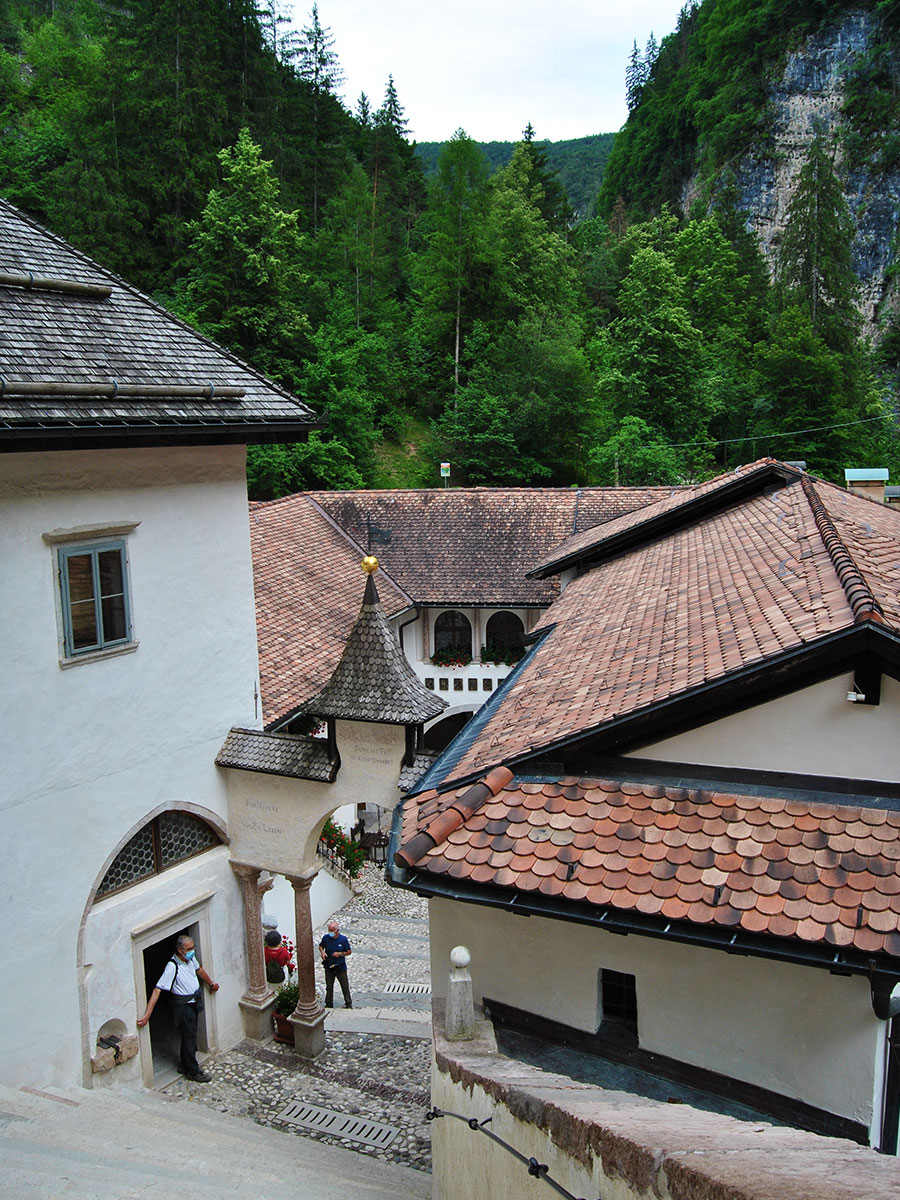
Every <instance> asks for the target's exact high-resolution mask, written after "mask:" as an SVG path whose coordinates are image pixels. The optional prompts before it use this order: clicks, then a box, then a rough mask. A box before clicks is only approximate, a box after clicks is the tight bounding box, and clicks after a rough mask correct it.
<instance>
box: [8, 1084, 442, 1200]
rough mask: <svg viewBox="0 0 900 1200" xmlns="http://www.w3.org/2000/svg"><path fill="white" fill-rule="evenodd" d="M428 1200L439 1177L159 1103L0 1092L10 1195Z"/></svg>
mask: <svg viewBox="0 0 900 1200" xmlns="http://www.w3.org/2000/svg"><path fill="white" fill-rule="evenodd" d="M286 1190H287V1191H293V1192H296V1193H297V1194H298V1195H305V1196H309V1197H311V1198H312V1197H315V1198H316V1200H346V1198H347V1197H348V1196H353V1197H358V1198H359V1200H425V1198H426V1197H430V1195H431V1179H430V1176H428V1175H425V1174H423V1173H422V1172H418V1171H412V1170H410V1169H408V1168H405V1167H398V1166H394V1165H391V1164H387V1163H382V1162H379V1161H378V1160H377V1159H373V1158H371V1157H363V1156H361V1155H357V1154H353V1153H352V1152H351V1151H348V1150H343V1149H341V1148H339V1147H334V1146H328V1145H325V1144H324V1143H321V1142H315V1141H312V1140H310V1139H307V1138H301V1137H296V1136H293V1135H291V1134H286V1133H282V1132H281V1131H279V1130H274V1129H268V1128H264V1127H263V1126H260V1125H256V1124H255V1123H253V1122H252V1121H248V1120H242V1119H240V1118H238V1117H231V1116H227V1115H226V1114H223V1113H219V1112H216V1111H214V1110H212V1109H209V1108H204V1107H202V1106H201V1105H196V1104H191V1103H188V1102H184V1101H180V1102H179V1101H169V1100H167V1099H165V1098H164V1097H162V1096H160V1095H159V1094H158V1093H154V1092H147V1091H129V1090H125V1089H113V1088H105V1089H103V1090H102V1091H100V1090H97V1091H81V1090H77V1089H72V1090H67V1091H63V1090H61V1089H58V1088H53V1089H52V1090H51V1089H47V1090H46V1091H45V1092H44V1094H43V1095H32V1094H29V1093H26V1092H21V1091H16V1090H14V1089H11V1088H0V1195H2V1196H10V1197H13V1196H28V1197H29V1200H32V1198H34V1200H45V1198H46V1200H50V1198H51V1197H52V1198H54V1200H55V1198H56V1197H65V1198H66V1200H70V1198H71V1200H88V1198H90V1200H98V1198H102V1200H120V1198H121V1200H125V1198H131V1197H135V1198H137V1197H141V1198H143V1197H152V1198H154V1200H155V1198H156V1197H157V1196H158V1197H168V1198H170V1200H173V1198H174V1200H182V1198H183V1200H188V1198H189V1197H197V1196H210V1197H221V1196H224V1195H229V1196H232V1195H233V1196H237V1197H243V1196H247V1197H250V1196H254V1197H258V1198H261V1200H270V1198H271V1200H276V1197H277V1198H278V1200H283V1197H284V1195H285V1192H286Z"/></svg>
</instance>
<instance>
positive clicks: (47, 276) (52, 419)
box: [0, 200, 316, 450]
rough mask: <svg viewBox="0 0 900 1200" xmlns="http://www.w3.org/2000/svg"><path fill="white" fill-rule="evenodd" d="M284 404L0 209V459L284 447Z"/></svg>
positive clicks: (141, 299)
mask: <svg viewBox="0 0 900 1200" xmlns="http://www.w3.org/2000/svg"><path fill="white" fill-rule="evenodd" d="M315 423H316V417H315V414H314V413H313V412H312V411H311V409H309V408H308V407H307V406H306V405H305V404H303V403H302V402H301V401H300V400H298V399H297V398H296V397H295V396H292V395H291V394H290V393H288V392H287V391H285V390H284V389H283V388H281V387H279V386H278V385H277V384H274V383H272V382H271V381H269V380H267V379H265V378H264V377H263V376H262V375H260V374H259V373H258V372H257V371H254V370H253V369H252V368H251V367H248V366H247V365H246V364H245V363H243V362H241V361H240V360H239V359H238V358H236V357H235V356H234V355H232V354H230V353H229V352H228V351H226V350H223V349H222V348H221V347H219V346H216V345H215V344H214V343H213V342H210V341H209V340H208V339H206V338H204V337H203V336H202V335H201V334H199V333H197V332H196V331H195V330H193V329H191V328H190V327H189V326H187V325H185V324H184V323H183V322H182V321H179V320H178V319H177V318H176V317H174V316H172V314H171V313H168V312H166V311H165V309H163V308H161V307H160V306H159V305H157V304H155V303H154V302H153V301H152V300H150V299H149V298H148V297H147V296H144V295H143V294H142V293H140V292H139V291H137V290H136V289H135V288H133V287H131V286H130V285H129V284H127V283H125V282H124V281H123V280H121V279H119V278H118V277H116V276H115V275H112V274H111V273H110V272H108V271H106V270H104V269H103V268H102V267H101V266H99V265H98V264H97V263H95V262H93V261H92V260H91V259H89V258H87V257H86V256H85V255H83V254H81V253H80V252H79V251H77V250H75V249H74V248H73V247H72V246H70V245H68V244H67V243H66V242H64V241H63V240H62V239H61V238H58V237H56V236H55V235H54V234H52V233H50V232H49V231H48V230H46V229H44V228H43V227H42V226H40V225H38V224H37V222H35V221H33V220H31V219H30V218H29V217H26V216H25V215H24V214H23V213H21V212H19V211H18V210H17V209H15V208H14V207H13V206H12V205H11V204H9V203H7V202H6V201H5V200H0V449H2V450H30V449H69V448H74V447H82V448H88V447H95V446H110V445H113V446H114V445H159V444H191V443H203V442H206V443H222V442H265V441H276V440H277V441H292V440H297V439H298V438H300V437H305V436H306V432H307V431H308V429H309V428H311V427H312V426H314V424H315Z"/></svg>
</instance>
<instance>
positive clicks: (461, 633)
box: [434, 609, 472, 659]
mask: <svg viewBox="0 0 900 1200" xmlns="http://www.w3.org/2000/svg"><path fill="white" fill-rule="evenodd" d="M454 653H459V654H461V655H463V656H465V655H468V656H469V658H470V659H471V657H472V626H471V625H470V624H469V618H468V617H466V616H465V615H464V614H463V613H461V612H456V611H455V610H453V609H451V610H450V611H449V612H442V613H441V614H440V616H439V617H438V618H437V620H436V621H435V623H434V656H435V657H436V658H437V657H438V656H440V655H447V654H454Z"/></svg>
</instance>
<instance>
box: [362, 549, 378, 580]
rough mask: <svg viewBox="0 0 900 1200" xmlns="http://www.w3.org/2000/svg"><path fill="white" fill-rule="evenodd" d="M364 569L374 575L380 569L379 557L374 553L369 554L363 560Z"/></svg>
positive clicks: (368, 573)
mask: <svg viewBox="0 0 900 1200" xmlns="http://www.w3.org/2000/svg"><path fill="white" fill-rule="evenodd" d="M362 569H363V570H364V571H365V573H366V574H367V575H374V574H375V572H376V571H377V570H378V559H377V558H376V557H375V555H374V554H367V555H366V557H365V558H364V559H363V560H362Z"/></svg>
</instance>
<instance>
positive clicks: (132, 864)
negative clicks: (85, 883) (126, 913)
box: [96, 810, 220, 900]
mask: <svg viewBox="0 0 900 1200" xmlns="http://www.w3.org/2000/svg"><path fill="white" fill-rule="evenodd" d="M219 841H220V838H219V835H218V834H217V833H216V831H215V830H214V829H213V828H212V826H211V825H207V823H206V822H205V821H203V820H201V818H200V817H195V816H194V815H193V813H186V812H179V811H177V810H172V811H168V812H164V813H161V814H160V815H159V816H158V817H154V819H153V820H152V821H149V822H148V823H147V824H146V825H145V826H144V827H143V828H142V829H139V830H138V831H137V833H136V834H135V835H134V837H133V838H131V839H130V840H129V841H128V842H127V843H126V844H125V845H124V846H123V847H122V849H121V850H120V851H119V853H118V854H117V855H116V857H115V858H114V859H113V861H112V863H111V864H110V867H109V870H108V871H107V872H106V874H105V875H104V876H103V881H102V883H101V884H100V886H99V888H98V889H97V896H96V898H97V899H98V900H100V899H102V897H104V896H109V895H111V894H112V893H113V892H120V891H121V890H122V889H123V888H127V887H133V886H134V884H136V883H140V882H141V881H142V880H144V879H149V878H150V877H151V876H153V875H158V874H159V873H160V871H164V870H165V869H166V868H167V867H172V866H174V865H175V863H179V862H184V860H185V859H186V858H193V857H194V855H196V854H203V853H204V851H206V850H212V849H213V847H215V846H218V845H219Z"/></svg>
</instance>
